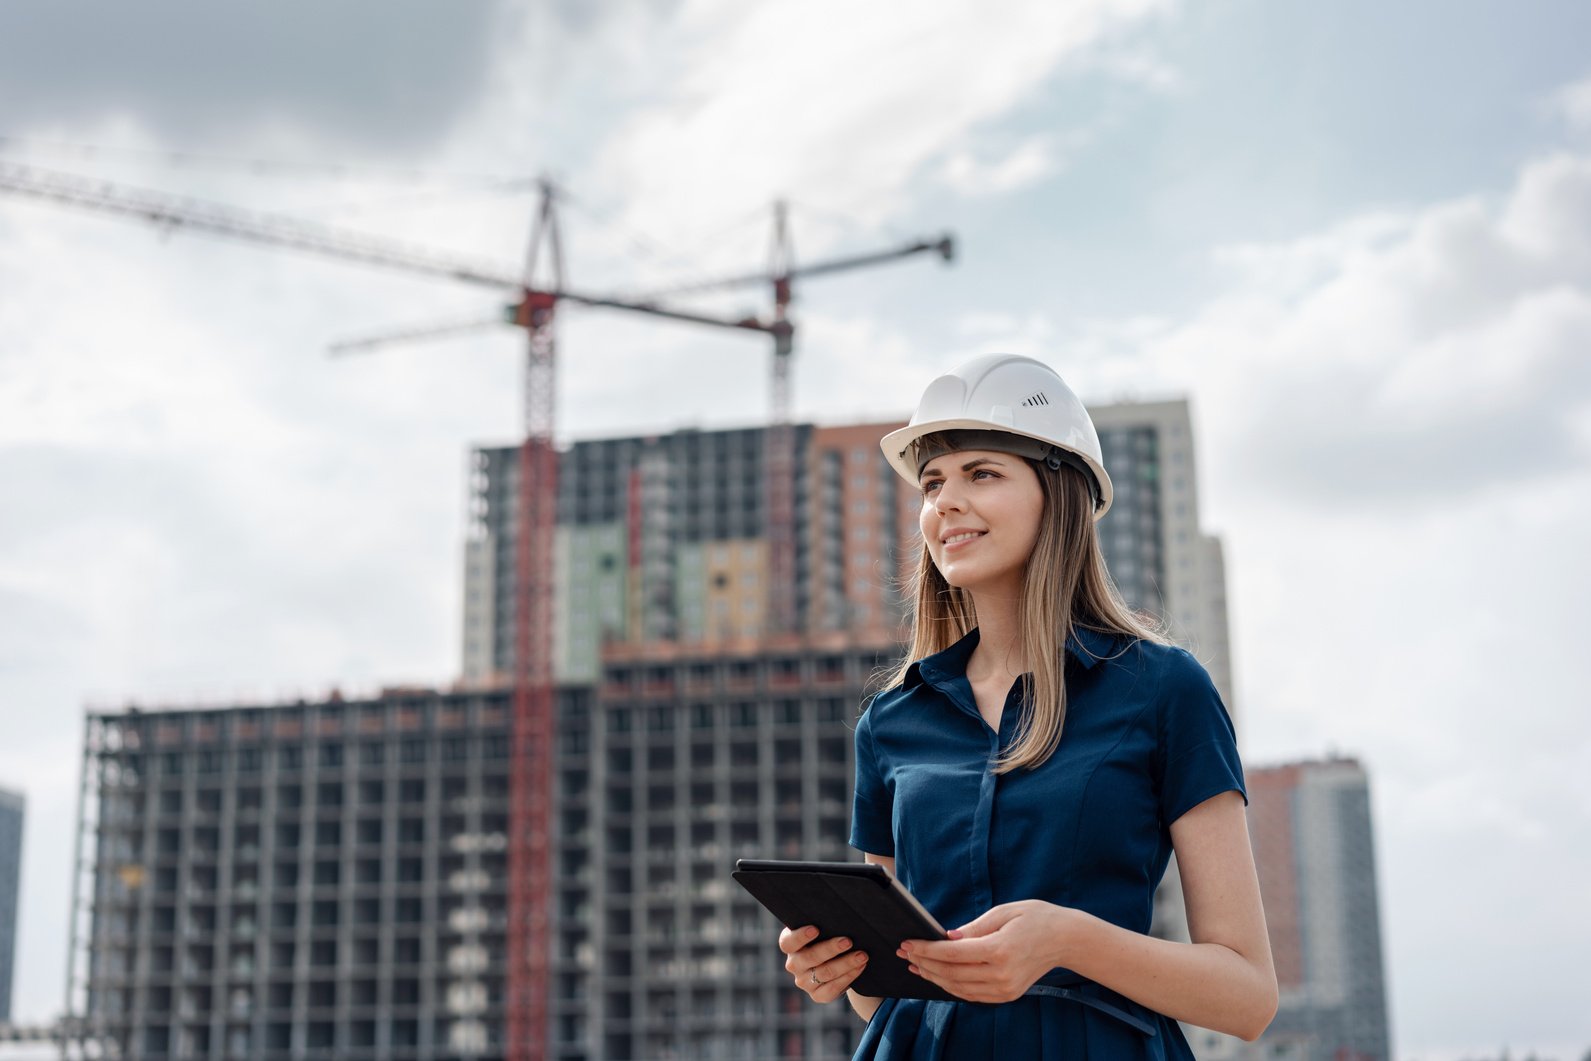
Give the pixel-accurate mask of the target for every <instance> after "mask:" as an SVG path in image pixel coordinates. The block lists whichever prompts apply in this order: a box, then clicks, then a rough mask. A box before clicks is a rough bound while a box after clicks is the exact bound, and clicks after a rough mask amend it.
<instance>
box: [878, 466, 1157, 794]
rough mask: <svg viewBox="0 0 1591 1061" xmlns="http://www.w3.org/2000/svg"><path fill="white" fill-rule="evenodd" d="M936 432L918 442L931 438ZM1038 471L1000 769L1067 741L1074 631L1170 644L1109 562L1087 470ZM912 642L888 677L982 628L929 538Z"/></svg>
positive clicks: (1033, 762) (1036, 760)
mask: <svg viewBox="0 0 1591 1061" xmlns="http://www.w3.org/2000/svg"><path fill="white" fill-rule="evenodd" d="M933 443H934V438H933V436H931V435H930V436H927V437H925V438H923V439H922V440H920V441H919V443H918V444H919V445H925V444H926V445H932V444H933ZM1028 465H1029V466H1030V467H1032V468H1033V469H1034V470H1035V471H1036V472H1037V473H1038V477H1039V488H1040V490H1042V491H1043V494H1044V506H1043V511H1042V514H1041V515H1040V517H1039V534H1038V540H1037V541H1035V542H1034V543H1033V553H1032V555H1030V556H1029V557H1028V562H1027V568H1026V572H1025V576H1026V577H1025V578H1024V579H1023V584H1022V597H1021V600H1020V601H1019V602H1018V609H1019V612H1020V616H1021V621H1020V627H1021V636H1022V646H1023V648H1024V650H1025V651H1026V654H1027V660H1028V665H1029V666H1030V667H1031V668H1032V670H1031V672H1030V673H1028V674H1024V675H1023V693H1024V694H1025V695H1024V696H1023V711H1022V718H1021V720H1020V722H1019V725H1018V728H1017V737H1016V740H1015V741H1013V742H1012V744H1011V746H1010V747H1009V748H1008V749H1006V750H1005V752H1004V754H1002V755H1001V757H1000V759H999V761H998V762H997V763H996V764H995V770H996V772H997V773H1006V772H1009V771H1011V770H1015V769H1017V768H1018V767H1029V768H1031V767H1036V766H1039V765H1041V764H1042V763H1043V762H1044V761H1045V760H1046V759H1048V758H1049V757H1050V756H1051V755H1052V754H1053V753H1054V752H1055V749H1056V747H1057V746H1058V745H1059V744H1060V742H1061V725H1062V723H1063V722H1064V721H1065V718H1066V683H1065V680H1064V675H1065V667H1066V641H1067V638H1068V637H1070V636H1071V634H1072V631H1073V630H1074V629H1078V628H1083V629H1088V630H1096V631H1100V632H1102V633H1107V634H1116V635H1120V636H1122V637H1126V638H1130V639H1134V640H1144V641H1153V642H1156V643H1161V644H1163V643H1165V642H1166V641H1167V638H1166V637H1165V635H1164V633H1163V632H1162V629H1161V626H1160V624H1159V623H1158V622H1157V621H1156V620H1154V619H1153V618H1152V617H1150V616H1147V615H1142V614H1139V613H1136V612H1134V611H1133V610H1132V609H1131V608H1129V607H1128V606H1127V604H1126V602H1125V601H1123V600H1122V597H1121V592H1120V591H1119V590H1118V589H1117V588H1116V584H1115V582H1113V581H1112V580H1111V577H1110V572H1109V571H1107V570H1106V568H1105V557H1104V554H1103V553H1102V552H1101V550H1100V545H1099V535H1098V534H1097V533H1096V532H1095V529H1094V508H1093V494H1092V491H1091V489H1090V486H1089V483H1088V481H1087V480H1086V479H1085V478H1084V477H1083V473H1082V472H1079V471H1078V470H1076V469H1075V468H1073V467H1071V466H1069V465H1064V464H1063V465H1062V466H1061V467H1060V468H1058V469H1056V468H1051V467H1049V466H1048V465H1047V464H1045V463H1044V462H1042V461H1032V460H1029V461H1028ZM912 583H913V586H914V589H913V592H912V593H911V597H912V639H911V648H910V649H909V650H908V651H907V653H906V656H905V657H904V658H903V659H902V660H901V663H900V666H899V667H898V668H896V669H895V671H894V672H893V673H892V674H891V675H890V677H889V679H888V686H887V687H894V686H897V685H900V684H901V683H902V682H903V681H905V679H906V671H907V670H908V669H909V668H910V667H911V665H912V663H913V662H915V661H916V660H920V659H922V658H923V657H925V656H931V655H933V654H934V653H936V652H943V651H944V650H945V649H947V648H949V647H950V646H951V645H953V644H955V643H956V642H957V641H959V640H961V639H962V638H963V637H965V636H966V635H967V634H968V633H969V632H970V631H971V630H972V628H973V627H975V626H977V625H978V615H977V610H976V608H974V606H973V601H972V595H971V594H970V593H967V592H966V591H965V590H962V589H959V588H957V587H955V586H952V585H950V584H949V583H947V582H946V581H945V578H944V576H943V575H941V574H940V573H939V569H938V568H937V567H935V566H934V561H933V557H932V556H930V555H929V552H928V545H927V543H926V542H925V543H924V544H923V547H922V551H921V553H919V555H918V558H917V571H916V574H915V575H914V576H913V578H912Z"/></svg>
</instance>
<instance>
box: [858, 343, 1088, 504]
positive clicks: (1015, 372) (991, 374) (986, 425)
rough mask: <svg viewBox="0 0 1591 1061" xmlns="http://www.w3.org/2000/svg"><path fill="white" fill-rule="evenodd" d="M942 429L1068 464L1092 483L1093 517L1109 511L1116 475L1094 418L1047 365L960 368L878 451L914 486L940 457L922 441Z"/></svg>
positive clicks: (976, 444) (1010, 362)
mask: <svg viewBox="0 0 1591 1061" xmlns="http://www.w3.org/2000/svg"><path fill="white" fill-rule="evenodd" d="M941 431H952V432H972V433H973V434H968V435H961V436H957V437H956V439H955V440H956V441H957V442H958V443H961V445H960V447H959V448H962V449H993V450H998V451H1000V452H1002V453H1005V452H1010V453H1016V454H1018V455H1020V456H1023V457H1031V458H1032V459H1034V460H1037V461H1046V460H1047V461H1049V462H1050V463H1051V465H1052V466H1055V465H1058V464H1070V465H1072V466H1073V467H1075V468H1077V469H1078V470H1079V471H1081V472H1083V473H1085V474H1086V475H1087V476H1088V478H1089V479H1090V480H1091V483H1092V486H1093V488H1094V518H1095V519H1096V520H1097V519H1099V518H1100V517H1101V516H1103V515H1104V514H1105V513H1106V511H1108V510H1109V509H1110V499H1111V488H1110V476H1109V475H1106V474H1105V461H1104V458H1103V455H1102V454H1101V452H1100V448H1099V433H1098V432H1096V431H1095V430H1094V421H1093V420H1092V419H1090V418H1089V415H1088V410H1087V409H1085V408H1083V403H1082V402H1081V401H1079V400H1078V397H1077V395H1076V394H1074V393H1072V388H1070V387H1068V386H1067V385H1066V381H1065V380H1063V379H1061V377H1060V376H1059V375H1057V374H1056V372H1055V370H1054V369H1053V368H1051V367H1050V366H1048V365H1046V364H1044V362H1042V361H1035V360H1033V358H1031V357H1023V356H1021V355H1020V354H986V355H985V356H983V357H975V358H973V359H972V360H971V361H968V362H966V363H965V364H962V365H958V366H957V367H956V368H954V369H952V370H951V371H949V372H947V373H945V374H944V375H943V376H940V377H939V378H938V379H936V380H934V381H933V382H932V383H930V384H928V389H927V390H925V391H923V397H922V401H920V402H918V403H917V411H916V412H915V413H913V414H912V418H911V423H909V424H907V425H906V426H905V427H903V428H901V429H899V430H898V431H891V432H890V433H889V434H887V435H885V436H884V438H883V440H882V441H880V442H879V446H880V447H881V448H882V449H883V450H884V457H885V459H887V460H888V461H889V463H890V467H892V468H894V469H895V471H896V472H898V473H899V474H900V476H901V478H903V479H905V480H906V481H907V482H909V483H911V484H912V485H913V486H915V485H917V477H918V473H919V472H921V471H922V467H923V464H924V463H926V462H927V461H928V460H931V459H932V458H933V457H934V456H935V455H936V454H935V453H919V452H917V448H918V447H917V441H918V440H919V439H921V438H922V437H923V436H924V435H931V434H934V433H936V432H941ZM991 436H993V437H991Z"/></svg>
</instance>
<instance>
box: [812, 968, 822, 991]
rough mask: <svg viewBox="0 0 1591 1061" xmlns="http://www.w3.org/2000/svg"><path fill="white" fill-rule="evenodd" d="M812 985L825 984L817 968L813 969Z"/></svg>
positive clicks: (819, 985)
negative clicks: (819, 977) (819, 976)
mask: <svg viewBox="0 0 1591 1061" xmlns="http://www.w3.org/2000/svg"><path fill="white" fill-rule="evenodd" d="M812 986H813V987H822V986H823V981H822V980H819V979H818V971H817V970H816V969H813V970H812Z"/></svg>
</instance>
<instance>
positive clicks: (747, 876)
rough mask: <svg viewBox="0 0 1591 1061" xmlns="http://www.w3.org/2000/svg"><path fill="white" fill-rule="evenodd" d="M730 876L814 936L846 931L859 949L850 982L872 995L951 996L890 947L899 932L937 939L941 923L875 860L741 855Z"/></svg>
mask: <svg viewBox="0 0 1591 1061" xmlns="http://www.w3.org/2000/svg"><path fill="white" fill-rule="evenodd" d="M734 878H735V880H736V881H738V882H739V884H740V886H741V887H743V888H745V889H746V890H747V891H748V892H750V893H751V894H752V895H753V896H755V897H756V899H757V901H758V902H759V903H761V904H762V905H763V906H765V907H767V908H768V910H769V911H770V912H772V913H773V915H774V916H775V917H777V918H778V919H779V921H780V922H781V923H782V924H784V925H786V926H787V927H789V928H800V927H802V926H803V925H816V926H817V927H818V938H819V939H833V938H834V937H835V936H849V937H850V939H851V944H852V946H853V947H855V948H856V949H858V950H860V951H862V952H864V953H865V954H866V955H867V968H866V969H864V970H863V971H862V975H861V976H859V977H857V978H856V981H855V982H854V983H852V984H851V988H852V990H854V991H856V992H857V993H858V994H862V995H870V996H872V997H875V998H927V999H953V998H955V996H954V995H951V994H950V993H949V992H947V991H945V990H943V989H941V988H940V987H938V986H937V985H935V984H933V983H931V982H930V981H928V980H924V979H923V978H922V977H920V976H918V975H916V974H915V973H913V972H912V971H911V970H910V969H909V968H907V963H906V961H905V960H904V959H902V958H899V957H897V956H896V955H895V951H896V950H897V949H898V948H899V947H900V945H901V942H902V941H903V940H908V939H944V938H945V935H944V930H943V929H941V928H940V927H939V926H938V925H937V924H934V923H933V921H932V919H931V918H929V917H927V915H926V913H925V912H923V911H922V908H921V907H920V906H918V905H917V903H916V900H915V899H912V898H910V895H909V893H908V892H907V891H906V889H905V888H904V887H902V886H901V885H900V884H899V883H898V882H897V881H896V880H895V878H894V877H892V876H890V874H889V871H888V870H886V869H884V867H883V866H878V865H873V864H871V863H857V862H768V861H759V860H755V859H744V858H743V859H741V860H740V861H738V862H736V863H735V872H734Z"/></svg>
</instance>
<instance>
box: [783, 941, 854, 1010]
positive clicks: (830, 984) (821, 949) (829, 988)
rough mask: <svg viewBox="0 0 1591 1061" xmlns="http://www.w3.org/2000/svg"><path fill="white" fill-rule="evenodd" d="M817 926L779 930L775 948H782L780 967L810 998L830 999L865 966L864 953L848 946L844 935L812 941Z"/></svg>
mask: <svg viewBox="0 0 1591 1061" xmlns="http://www.w3.org/2000/svg"><path fill="white" fill-rule="evenodd" d="M817 938H818V930H817V929H816V928H814V927H813V926H811V925H808V926H806V927H805V928H787V929H785V930H783V931H782V932H780V933H779V949H780V950H781V951H783V952H784V954H785V959H784V968H785V971H786V972H788V973H789V974H790V975H791V977H793V978H794V979H795V985H796V986H797V987H799V988H800V989H801V990H803V991H805V992H806V993H807V995H808V996H809V997H810V998H811V999H812V1001H814V1002H833V1001H834V1000H835V999H837V998H839V997H840V996H841V995H843V994H845V989H846V988H848V987H850V986H851V983H852V982H853V981H854V980H855V979H856V978H857V977H858V976H861V975H862V970H863V969H865V968H867V955H865V954H863V953H862V952H861V951H859V950H852V949H851V941H850V940H849V939H846V938H845V937H844V936H840V937H838V938H836V939H826V940H824V941H823V942H821V943H815V942H813V941H814V940H816V939H817Z"/></svg>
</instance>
